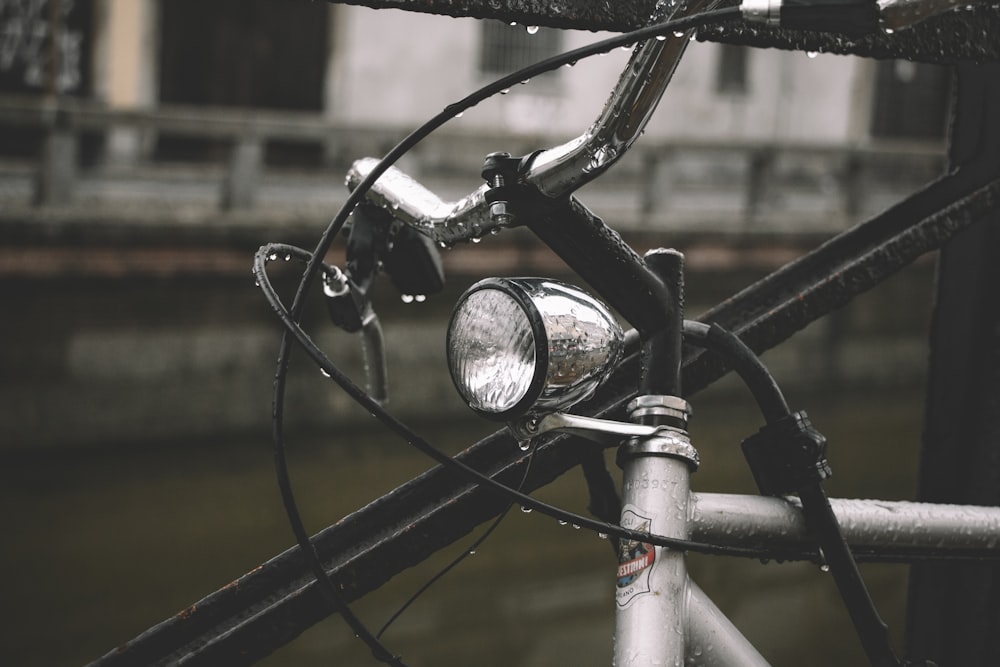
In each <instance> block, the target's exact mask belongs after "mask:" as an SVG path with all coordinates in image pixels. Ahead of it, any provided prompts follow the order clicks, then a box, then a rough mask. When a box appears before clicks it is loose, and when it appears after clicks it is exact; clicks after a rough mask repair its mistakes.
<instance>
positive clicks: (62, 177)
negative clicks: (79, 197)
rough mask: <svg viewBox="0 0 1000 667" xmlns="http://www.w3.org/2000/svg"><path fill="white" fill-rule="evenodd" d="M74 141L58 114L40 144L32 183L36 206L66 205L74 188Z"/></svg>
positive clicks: (74, 134)
mask: <svg viewBox="0 0 1000 667" xmlns="http://www.w3.org/2000/svg"><path fill="white" fill-rule="evenodd" d="M76 161H77V140H76V132H75V131H74V130H73V128H71V127H69V124H68V123H67V122H66V120H65V118H64V117H63V116H62V114H61V113H60V114H57V116H56V119H55V122H54V123H53V124H52V126H51V127H49V129H48V132H47V133H46V135H45V139H44V140H43V141H42V154H41V157H40V160H39V163H38V173H37V180H36V183H35V203H36V204H37V205H39V206H51V205H58V204H68V203H69V202H70V201H71V200H72V199H73V191H74V189H75V186H76Z"/></svg>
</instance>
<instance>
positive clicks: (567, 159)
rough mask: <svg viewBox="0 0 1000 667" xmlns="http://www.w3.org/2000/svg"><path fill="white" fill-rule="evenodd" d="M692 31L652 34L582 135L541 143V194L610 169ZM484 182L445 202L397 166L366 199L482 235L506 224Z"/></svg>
mask: <svg viewBox="0 0 1000 667" xmlns="http://www.w3.org/2000/svg"><path fill="white" fill-rule="evenodd" d="M711 4H713V0H695V1H694V2H690V3H687V4H686V5H685V6H684V8H683V10H681V11H678V12H676V13H675V14H674V16H672V17H671V18H676V17H679V16H681V15H690V14H696V13H698V12H700V11H702V10H703V9H705V8H706V7H707V6H709V5H711ZM688 37H689V35H688V33H684V34H681V35H676V34H675V35H670V36H666V37H665V38H664V39H660V38H657V39H650V40H648V41H646V42H644V43H642V44H640V45H639V46H638V47H636V49H635V50H634V51H633V53H632V57H631V58H630V60H629V62H628V64H627V65H626V66H625V69H624V70H623V71H622V74H621V76H620V77H619V79H618V83H617V84H616V86H615V88H614V90H613V91H612V92H611V95H610V96H609V97H608V100H607V102H606V103H605V105H604V108H603V110H602V111H601V114H600V115H599V116H598V118H597V120H596V121H595V122H594V123H593V125H591V126H590V128H589V129H588V130H587V131H586V132H584V133H583V134H582V135H580V136H579V137H577V138H575V139H573V140H571V141H568V142H566V143H564V144H562V145H560V146H556V147H554V148H551V149H548V150H544V151H541V152H540V153H539V154H538V155H536V156H535V158H534V160H532V162H531V165H530V166H529V168H528V170H527V173H526V174H524V176H523V177H522V179H521V180H522V182H523V183H524V184H527V185H530V186H533V187H535V188H536V189H537V190H538V191H539V192H540V193H541V194H543V195H545V196H547V197H551V198H560V197H564V196H567V195H569V194H571V193H572V192H574V191H575V190H577V189H579V188H580V187H582V186H583V185H585V184H587V183H589V182H590V181H592V180H593V179H595V178H597V177H598V176H599V175H601V174H602V173H604V172H605V171H607V170H608V169H609V168H610V167H611V166H612V165H613V164H614V163H615V162H617V161H618V160H619V159H621V157H622V156H623V155H624V154H625V152H626V151H628V149H629V148H630V147H631V146H632V144H633V143H634V142H635V140H636V139H638V138H639V136H640V135H641V134H642V131H643V130H644V129H645V127H646V124H647V122H648V121H649V118H650V116H651V115H652V113H653V111H654V109H655V108H656V106H657V104H658V103H659V101H660V98H661V97H662V95H663V92H664V91H665V90H666V87H667V84H668V83H669V82H670V79H671V78H672V77H673V73H674V71H675V70H676V68H677V64H678V63H679V62H680V59H681V56H682V55H683V53H684V50H685V48H686V47H687V44H688V41H689V40H688ZM377 164H378V160H376V159H374V158H364V159H361V160H358V161H356V162H355V163H354V164H353V165H352V166H351V169H350V171H349V172H348V175H347V185H348V187H349V188H351V189H352V190H353V189H354V188H356V187H357V186H358V185H359V184H360V183H361V182H362V180H364V178H365V177H366V176H367V175H368V174H369V173H371V171H372V169H374V168H375V165H377ZM489 189H490V188H489V186H487V185H483V186H480V187H479V188H478V189H476V190H475V191H474V192H472V193H470V194H469V195H467V196H466V197H463V198H462V199H460V200H458V201H457V202H445V201H443V200H441V198H439V197H438V196H437V195H435V194H434V193H433V192H431V191H430V190H428V189H427V188H425V187H423V186H422V185H420V184H419V183H418V182H417V181H416V180H414V179H413V178H411V177H409V176H407V175H406V174H404V173H403V172H402V171H400V170H399V169H396V168H395V167H390V168H389V170H388V171H386V173H385V174H383V175H382V176H381V177H380V178H379V180H378V181H377V182H376V183H375V185H374V186H373V187H372V188H371V190H369V192H368V193H367V194H366V197H367V200H368V201H369V202H370V203H372V204H374V205H376V206H379V207H380V208H383V209H385V210H386V211H388V212H390V213H391V214H392V215H393V217H395V218H396V219H397V220H399V221H400V222H402V223H404V224H407V225H410V226H412V227H414V228H415V229H417V230H418V231H420V232H422V233H424V234H426V235H428V236H430V237H431V238H432V239H433V240H434V241H435V242H437V243H438V244H440V245H443V246H450V245H453V244H454V243H456V242H458V241H466V240H470V239H474V238H478V237H480V236H482V235H483V234H486V233H489V232H490V231H492V230H494V229H497V228H500V227H503V226H505V223H504V222H501V221H497V220H494V219H493V217H492V216H491V215H490V211H489V204H488V202H487V201H486V193H487V192H488V190H489Z"/></svg>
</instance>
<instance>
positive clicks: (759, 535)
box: [690, 493, 1000, 558]
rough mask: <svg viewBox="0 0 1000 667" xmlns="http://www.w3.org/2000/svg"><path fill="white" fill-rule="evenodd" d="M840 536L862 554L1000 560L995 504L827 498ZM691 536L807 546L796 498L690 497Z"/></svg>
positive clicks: (999, 509)
mask: <svg viewBox="0 0 1000 667" xmlns="http://www.w3.org/2000/svg"><path fill="white" fill-rule="evenodd" d="M830 506H831V507H832V508H833V511H834V514H836V515H837V520H838V522H839V523H840V529H841V531H842V532H843V535H844V538H845V539H846V540H847V542H848V544H850V545H851V548H852V549H855V550H857V551H858V553H859V554H865V553H869V552H878V553H880V554H900V555H901V554H907V555H909V556H912V557H914V558H929V557H933V556H937V555H942V554H943V555H947V554H969V555H972V554H982V555H987V554H989V553H992V554H993V557H994V558H1000V507H980V506H973V505H942V504H931V503H915V502H907V501H887V500H854V499H842V498H831V499H830ZM691 515H692V518H691V524H690V527H691V537H692V539H697V540H704V541H707V542H712V543H718V544H732V545H737V544H738V545H740V546H744V547H745V546H750V545H763V544H767V545H783V546H787V547H791V548H793V549H808V548H810V544H811V540H810V537H809V532H808V529H807V528H806V523H805V519H804V517H803V515H802V508H801V505H800V504H799V502H798V500H797V499H784V498H770V497H765V496H746V495H736V494H725V493H695V494H692V502H691Z"/></svg>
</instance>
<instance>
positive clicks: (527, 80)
mask: <svg viewBox="0 0 1000 667" xmlns="http://www.w3.org/2000/svg"><path fill="white" fill-rule="evenodd" d="M529 83H531V79H525V80H524V81H522V82H521V85H522V86H527V85H528V84H529Z"/></svg>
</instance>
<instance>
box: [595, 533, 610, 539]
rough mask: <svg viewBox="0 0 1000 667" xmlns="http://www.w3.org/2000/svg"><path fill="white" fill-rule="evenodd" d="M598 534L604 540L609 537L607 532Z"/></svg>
mask: <svg viewBox="0 0 1000 667" xmlns="http://www.w3.org/2000/svg"><path fill="white" fill-rule="evenodd" d="M597 536H598V537H599V538H601V539H602V540H606V539H608V534H607V533H598V534H597Z"/></svg>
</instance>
